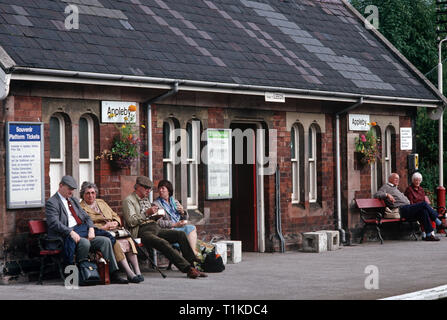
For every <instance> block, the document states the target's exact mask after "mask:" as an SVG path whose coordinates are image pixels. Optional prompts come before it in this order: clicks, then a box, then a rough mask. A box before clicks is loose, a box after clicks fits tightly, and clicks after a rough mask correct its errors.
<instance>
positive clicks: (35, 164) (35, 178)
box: [6, 122, 44, 209]
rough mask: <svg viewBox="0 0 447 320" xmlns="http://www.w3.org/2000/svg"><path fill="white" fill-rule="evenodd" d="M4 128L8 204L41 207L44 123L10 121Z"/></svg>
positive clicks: (42, 197) (21, 206)
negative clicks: (5, 132)
mask: <svg viewBox="0 0 447 320" xmlns="http://www.w3.org/2000/svg"><path fill="white" fill-rule="evenodd" d="M6 131H7V134H6V137H7V155H6V157H7V158H6V169H7V170H6V181H7V207H8V209H11V208H31V207H42V206H43V205H44V185H43V137H42V134H43V124H42V123H21V122H9V123H8V124H7V126H6Z"/></svg>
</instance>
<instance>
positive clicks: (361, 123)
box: [349, 114, 370, 131]
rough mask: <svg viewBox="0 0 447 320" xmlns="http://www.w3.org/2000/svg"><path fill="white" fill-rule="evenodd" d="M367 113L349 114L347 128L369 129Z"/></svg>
mask: <svg viewBox="0 0 447 320" xmlns="http://www.w3.org/2000/svg"><path fill="white" fill-rule="evenodd" d="M368 123H370V120H369V114H350V115H349V130H351V131H368V130H369V125H368Z"/></svg>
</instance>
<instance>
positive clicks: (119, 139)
mask: <svg viewBox="0 0 447 320" xmlns="http://www.w3.org/2000/svg"><path fill="white" fill-rule="evenodd" d="M136 110H137V107H136V106H134V105H130V106H129V111H130V112H135V111H136ZM113 116H115V115H114V114H110V115H109V117H113ZM134 117H135V115H134V114H133V113H132V115H131V116H130V119H129V118H127V117H125V118H124V120H125V122H124V124H122V125H121V126H117V125H115V126H116V128H117V129H118V131H119V135H117V136H115V138H114V139H113V143H112V147H111V148H110V150H108V149H106V150H104V151H102V152H101V154H100V155H99V156H97V157H96V159H103V158H105V159H108V160H109V161H110V163H111V165H112V168H114V169H117V170H120V169H125V168H130V167H131V166H132V164H133V163H134V162H135V161H136V160H137V159H138V158H139V157H140V156H148V155H149V153H148V151H145V152H141V150H140V149H141V139H140V138H139V137H138V131H137V129H136V128H135V127H134V124H133V122H134V121H133V120H134ZM141 127H142V128H144V125H141Z"/></svg>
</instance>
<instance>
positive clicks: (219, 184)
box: [205, 129, 232, 200]
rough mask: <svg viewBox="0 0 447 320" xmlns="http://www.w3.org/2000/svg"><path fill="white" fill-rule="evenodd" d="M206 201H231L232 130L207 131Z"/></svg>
mask: <svg viewBox="0 0 447 320" xmlns="http://www.w3.org/2000/svg"><path fill="white" fill-rule="evenodd" d="M205 134H206V141H207V146H206V153H205V156H206V164H207V170H206V199H207V200H215V199H231V197H232V180H231V159H232V150H231V148H232V147H231V129H207V130H205Z"/></svg>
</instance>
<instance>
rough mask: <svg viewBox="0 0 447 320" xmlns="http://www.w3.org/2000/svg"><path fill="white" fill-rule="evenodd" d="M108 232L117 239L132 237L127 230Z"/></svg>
mask: <svg viewBox="0 0 447 320" xmlns="http://www.w3.org/2000/svg"><path fill="white" fill-rule="evenodd" d="M107 232H109V233H110V234H111V235H112V236H114V237H115V238H117V239H119V238H127V237H130V232H129V231H128V230H126V229H117V230H111V231H110V230H107Z"/></svg>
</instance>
